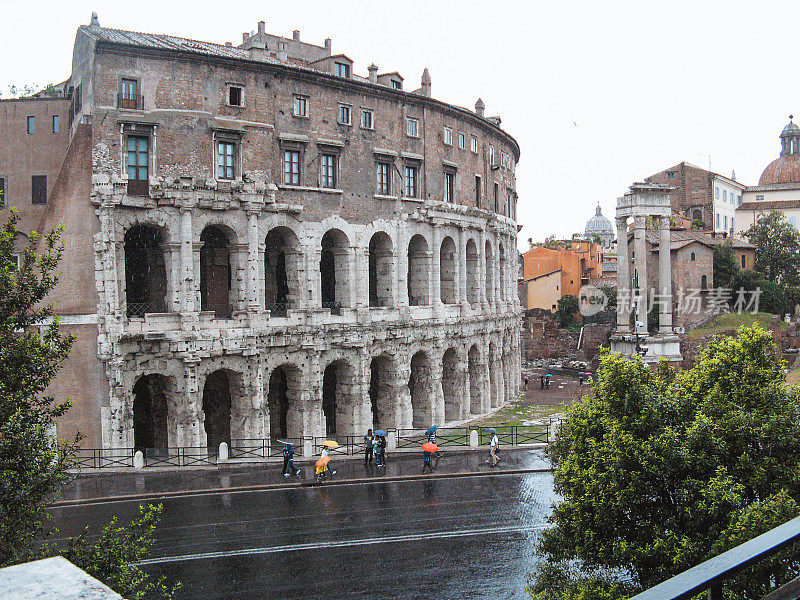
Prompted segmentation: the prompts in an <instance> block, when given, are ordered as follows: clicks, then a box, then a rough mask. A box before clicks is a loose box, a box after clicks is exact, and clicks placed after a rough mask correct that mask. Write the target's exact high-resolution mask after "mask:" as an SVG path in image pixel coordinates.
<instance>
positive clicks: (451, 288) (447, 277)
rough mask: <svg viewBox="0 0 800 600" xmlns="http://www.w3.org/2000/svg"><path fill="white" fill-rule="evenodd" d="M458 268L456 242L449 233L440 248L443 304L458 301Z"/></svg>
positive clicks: (440, 283) (440, 281) (440, 278)
mask: <svg viewBox="0 0 800 600" xmlns="http://www.w3.org/2000/svg"><path fill="white" fill-rule="evenodd" d="M457 268H458V262H457V260H456V243H455V242H454V241H453V238H451V237H450V236H449V235H447V236H445V237H444V239H443V240H442V245H441V246H440V248H439V291H440V296H441V300H442V303H443V304H455V303H456V283H457V275H456V269H457Z"/></svg>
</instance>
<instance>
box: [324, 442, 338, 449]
mask: <svg viewBox="0 0 800 600" xmlns="http://www.w3.org/2000/svg"><path fill="white" fill-rule="evenodd" d="M322 445H323V446H325V447H326V448H338V447H339V443H338V442H334V441H333V440H325V441H324V442H322Z"/></svg>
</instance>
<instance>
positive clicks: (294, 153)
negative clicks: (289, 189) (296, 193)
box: [283, 150, 300, 185]
mask: <svg viewBox="0 0 800 600" xmlns="http://www.w3.org/2000/svg"><path fill="white" fill-rule="evenodd" d="M283 183H285V184H286V185H300V151H299V150H284V152H283Z"/></svg>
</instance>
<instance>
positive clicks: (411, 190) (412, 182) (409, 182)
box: [403, 165, 418, 198]
mask: <svg viewBox="0 0 800 600" xmlns="http://www.w3.org/2000/svg"><path fill="white" fill-rule="evenodd" d="M417 172H418V171H417V167H414V166H412V165H406V166H405V170H404V175H405V177H404V188H405V189H404V190H403V195H404V196H405V197H406V198H416V197H417Z"/></svg>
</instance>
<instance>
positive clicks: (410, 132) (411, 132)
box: [406, 117, 419, 137]
mask: <svg viewBox="0 0 800 600" xmlns="http://www.w3.org/2000/svg"><path fill="white" fill-rule="evenodd" d="M406 135H407V136H408V137H419V119H412V118H411V117H406Z"/></svg>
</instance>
